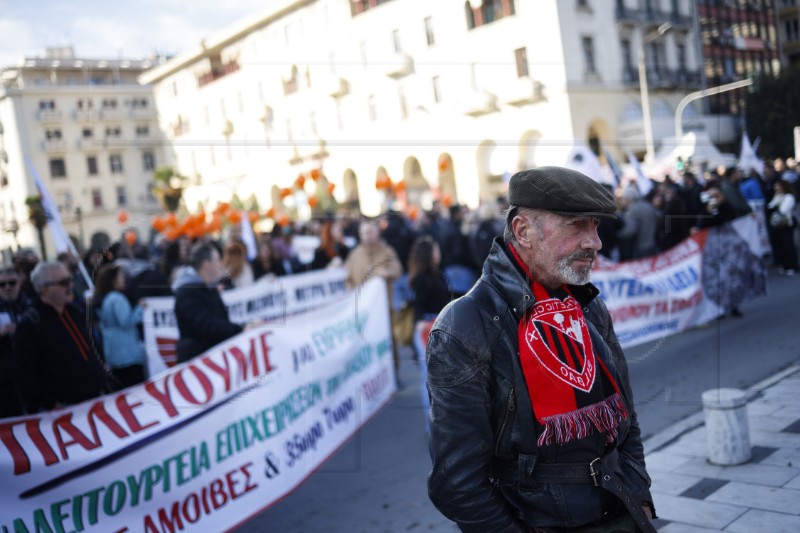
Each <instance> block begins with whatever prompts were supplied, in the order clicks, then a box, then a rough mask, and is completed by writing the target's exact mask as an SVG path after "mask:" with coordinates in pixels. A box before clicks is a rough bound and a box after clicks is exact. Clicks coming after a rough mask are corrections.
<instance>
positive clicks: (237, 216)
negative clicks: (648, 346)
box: [228, 211, 242, 224]
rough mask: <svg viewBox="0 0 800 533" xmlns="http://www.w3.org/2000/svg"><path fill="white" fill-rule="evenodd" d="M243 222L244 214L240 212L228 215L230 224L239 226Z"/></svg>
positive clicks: (232, 212)
mask: <svg viewBox="0 0 800 533" xmlns="http://www.w3.org/2000/svg"><path fill="white" fill-rule="evenodd" d="M241 221H242V214H241V213H240V212H239V211H231V212H230V213H228V222H230V223H231V224H238V223H240V222H241Z"/></svg>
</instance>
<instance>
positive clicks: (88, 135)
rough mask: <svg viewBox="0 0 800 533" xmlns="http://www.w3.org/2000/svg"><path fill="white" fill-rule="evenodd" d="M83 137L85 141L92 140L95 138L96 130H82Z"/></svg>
mask: <svg viewBox="0 0 800 533" xmlns="http://www.w3.org/2000/svg"><path fill="white" fill-rule="evenodd" d="M81 137H83V138H84V139H91V138H93V137H94V130H93V129H92V128H83V129H82V130H81Z"/></svg>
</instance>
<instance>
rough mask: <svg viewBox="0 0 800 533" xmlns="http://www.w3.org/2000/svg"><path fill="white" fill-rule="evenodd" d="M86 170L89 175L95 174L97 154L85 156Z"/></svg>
mask: <svg viewBox="0 0 800 533" xmlns="http://www.w3.org/2000/svg"><path fill="white" fill-rule="evenodd" d="M86 171H87V172H88V174H89V175H90V176H97V156H94V155H90V156H88V157H87V158H86Z"/></svg>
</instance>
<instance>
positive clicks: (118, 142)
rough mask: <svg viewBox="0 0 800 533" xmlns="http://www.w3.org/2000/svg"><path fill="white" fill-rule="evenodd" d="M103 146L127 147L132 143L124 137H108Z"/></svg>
mask: <svg viewBox="0 0 800 533" xmlns="http://www.w3.org/2000/svg"><path fill="white" fill-rule="evenodd" d="M103 144H104V145H105V146H126V145H128V144H130V141H129V140H127V139H125V138H124V137H106V138H105V140H104V141H103Z"/></svg>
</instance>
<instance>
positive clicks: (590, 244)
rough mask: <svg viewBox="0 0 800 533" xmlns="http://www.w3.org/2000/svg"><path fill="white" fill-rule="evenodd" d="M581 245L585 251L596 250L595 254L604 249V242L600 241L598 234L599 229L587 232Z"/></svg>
mask: <svg viewBox="0 0 800 533" xmlns="http://www.w3.org/2000/svg"><path fill="white" fill-rule="evenodd" d="M581 245H582V247H583V249H589V250H594V251H595V252H599V251H600V248H602V247H603V242H602V241H601V240H600V236H599V235H598V234H597V228H592V229H590V230H588V231H587V232H586V234H585V236H584V239H583V242H581Z"/></svg>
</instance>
